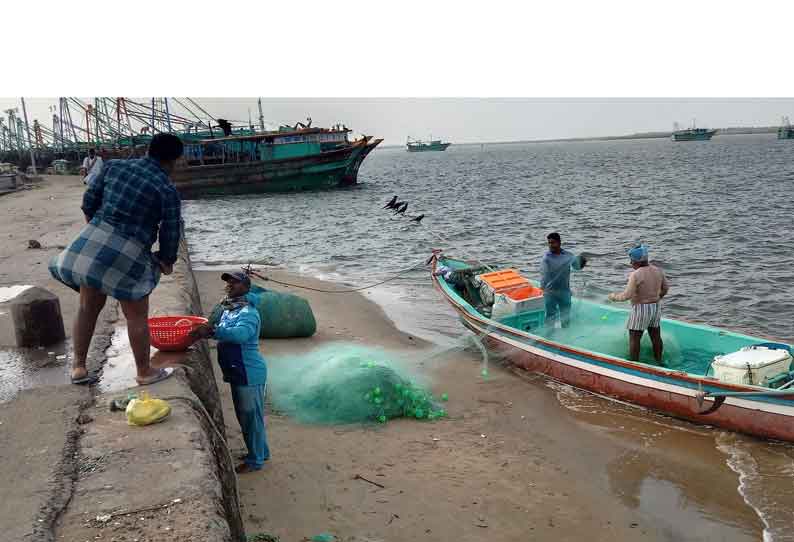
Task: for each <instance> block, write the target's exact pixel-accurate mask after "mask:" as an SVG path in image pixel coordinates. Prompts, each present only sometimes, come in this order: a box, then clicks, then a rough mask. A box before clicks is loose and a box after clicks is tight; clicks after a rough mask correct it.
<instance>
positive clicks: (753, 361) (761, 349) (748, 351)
mask: <svg viewBox="0 0 794 542" xmlns="http://www.w3.org/2000/svg"><path fill="white" fill-rule="evenodd" d="M711 366H712V368H713V369H714V376H715V377H716V378H717V379H718V380H719V381H720V382H726V383H729V384H752V385H756V386H764V385H766V382H767V381H768V380H769V379H771V378H773V377H775V376H778V375H779V374H781V373H785V372H788V371H789V370H790V368H791V355H790V354H789V353H788V352H787V351H785V350H782V349H777V348H767V347H765V346H746V347H744V348H742V349H741V350H739V351H738V352H732V353H730V354H725V355H724V356H716V357H715V358H714V361H713V362H712V363H711Z"/></svg>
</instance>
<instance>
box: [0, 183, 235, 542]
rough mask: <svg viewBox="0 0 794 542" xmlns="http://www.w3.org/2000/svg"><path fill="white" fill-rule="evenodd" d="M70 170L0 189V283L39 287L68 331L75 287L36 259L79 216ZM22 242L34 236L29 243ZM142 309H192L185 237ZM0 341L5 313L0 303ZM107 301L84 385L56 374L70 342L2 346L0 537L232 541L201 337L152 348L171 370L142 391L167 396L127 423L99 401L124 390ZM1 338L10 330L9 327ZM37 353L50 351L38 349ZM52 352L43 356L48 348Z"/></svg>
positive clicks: (221, 438) (213, 390)
mask: <svg viewBox="0 0 794 542" xmlns="http://www.w3.org/2000/svg"><path fill="white" fill-rule="evenodd" d="M83 190H84V186H83V185H82V182H81V181H80V179H79V178H77V177H69V176H65V177H52V176H45V177H44V178H43V179H42V180H41V181H40V182H39V183H37V184H36V186H34V187H33V188H32V189H30V190H21V191H17V192H14V193H11V194H6V195H4V196H3V197H2V198H0V215H2V216H5V217H6V219H5V220H4V221H2V223H0V233H2V234H3V235H2V236H0V237H2V241H0V259H1V260H3V262H4V266H3V268H2V269H1V270H0V282H2V283H3V284H4V285H14V284H28V285H35V286H39V287H42V288H46V289H48V290H50V291H52V292H54V293H55V294H56V295H58V297H59V299H60V304H61V309H62V312H63V315H64V320H65V323H66V329H67V332H68V331H70V330H71V323H72V322H73V320H74V317H75V315H76V311H77V306H78V303H77V300H78V296H77V294H76V293H75V292H73V291H71V290H69V289H68V288H66V287H65V286H63V285H61V284H60V283H58V282H56V281H54V280H53V279H52V278H51V277H50V275H49V272H48V271H47V262H48V261H49V259H50V258H51V257H53V256H54V255H56V254H57V253H58V252H59V251H60V250H61V249H62V248H63V246H64V245H66V244H68V243H69V241H70V240H71V239H72V238H73V237H74V236H75V235H76V233H77V232H78V231H79V230H80V228H81V227H82V225H83V224H84V219H83V216H82V213H81V211H80V198H81V197H82V194H83ZM29 239H36V240H39V241H40V242H41V245H42V247H41V248H40V249H39V250H31V249H28V241H27V240H29ZM150 303H151V313H152V314H153V315H156V314H160V315H162V314H201V300H200V298H199V294H198V290H197V287H196V281H195V279H194V276H193V272H192V270H191V265H190V257H189V254H188V251H187V244H186V242H185V241H184V240H183V242H182V245H181V246H180V253H179V261H178V262H177V264H176V265H175V269H174V273H173V274H172V275H170V276H167V277H163V278H162V280H161V282H160V285H159V286H158V287H157V289H156V290H155V291H154V292H153V293H152V296H151V298H150ZM0 324H2V327H3V333H2V334H0V339H2V341H0V344H3V345H13V343H12V342H8V341H9V340H10V339H9V333H7V332H8V331H9V330H8V329H6V328H8V326H9V317H8V315H7V310H6V308H4V307H3V306H0ZM124 325H125V322H124V318H123V316H121V311H120V309H119V307H118V303H117V302H115V301H112V300H109V302H108V303H107V305H106V307H105V309H104V311H103V313H102V315H101V316H100V320H99V322H98V324H97V330H96V334H95V337H94V340H93V341H92V345H91V351H90V352H89V361H88V366H89V369H90V370H92V371H97V370H99V371H100V377H101V378H100V382H99V384H98V385H97V386H95V387H92V388H87V387H84V386H74V385H71V384H69V383H68V372H69V371H68V367H69V364H70V359H71V355H72V348H71V344H70V340H69V338H68V337H67V342H65V343H64V344H61V345H53V346H52V347H50V348H48V349H44V350H43V351H39V350H37V349H19V348H15V347H14V346H2V347H0V349H2V352H0V355H2V356H5V357H4V358H3V359H4V360H5V362H4V366H3V370H4V371H5V372H3V373H2V374H3V377H4V378H3V383H2V384H3V390H4V395H0V397H2V401H0V458H2V461H0V489H2V492H3V499H2V500H0V533H2V534H0V539H2V540H4V541H5V540H8V541H9V542H17V541H31V542H42V541H43V542H48V541H56V540H58V541H60V540H65V541H83V540H115V541H118V542H133V541H138V542H144V541H158V542H160V541H163V542H170V541H185V540H190V541H206V542H239V541H241V540H244V538H245V535H244V531H243V523H242V520H241V517H240V510H239V502H238V494H237V486H236V477H235V474H234V470H233V466H234V465H233V463H232V458H231V457H230V455H229V452H228V449H227V447H226V443H225V431H226V429H225V426H224V421H223V411H222V409H221V403H220V397H219V393H218V387H217V384H216V379H215V374H214V371H213V366H212V363H211V361H210V357H209V351H208V348H207V345H206V343H205V342H203V341H202V342H201V343H199V344H197V345H196V348H195V349H192V350H191V351H189V352H184V353H173V354H166V353H162V352H157V353H155V354H154V355H153V357H152V363H153V364H154V365H156V366H176V367H178V368H177V370H176V374H175V376H174V377H172V378H170V379H167V380H165V381H163V382H160V383H157V384H155V385H153V386H148V387H147V388H146V389H147V390H148V391H149V392H150V393H151V394H152V395H154V396H156V397H160V398H165V399H167V400H168V401H169V403H170V404H171V407H172V412H171V415H170V416H169V417H168V418H167V419H166V420H165V421H163V422H162V423H159V424H156V425H151V426H147V427H131V426H129V425H127V421H126V417H125V416H124V413H123V412H111V411H110V410H109V408H108V405H109V402H110V400H111V399H114V398H119V397H126V396H127V393H128V391H137V390H136V389H135V388H136V384H135V381H134V379H133V377H134V374H135V373H134V361H133V359H132V353H131V352H130V350H129V346H128V344H126V339H125V337H126V330H125V328H124ZM10 337H13V334H10ZM47 350H53V351H54V352H53V353H52V354H53V355H51V356H49V357H48V355H47V354H48V352H47ZM61 353H63V354H65V355H64V356H60V355H59V356H58V357H57V358H56V357H55V355H54V354H61Z"/></svg>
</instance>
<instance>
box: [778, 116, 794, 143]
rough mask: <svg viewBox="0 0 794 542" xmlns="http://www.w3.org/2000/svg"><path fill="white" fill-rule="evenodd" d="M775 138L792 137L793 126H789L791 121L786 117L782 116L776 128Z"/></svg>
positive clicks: (793, 133) (793, 137) (793, 132)
mask: <svg viewBox="0 0 794 542" xmlns="http://www.w3.org/2000/svg"><path fill="white" fill-rule="evenodd" d="M777 138H778V139H794V126H791V122H790V121H789V119H788V117H783V120H782V122H781V126H780V128H778V129H777Z"/></svg>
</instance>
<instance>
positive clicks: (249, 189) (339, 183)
mask: <svg viewBox="0 0 794 542" xmlns="http://www.w3.org/2000/svg"><path fill="white" fill-rule="evenodd" d="M349 133H350V130H349V129H347V128H345V127H337V128H333V129H327V128H312V127H310V126H302V127H298V126H296V127H295V128H293V129H282V130H278V131H273V132H260V133H252V134H244V135H228V136H224V137H216V138H207V139H201V140H198V141H185V156H184V162H183V163H182V164H181V166H180V167H179V168H178V169H177V170H176V171H175V172H174V173H173V174H172V175H171V178H172V180H173V182H174V184H175V185H176V187H177V189H178V190H179V192H180V194H181V195H182V197H184V198H187V199H190V198H196V197H201V196H212V195H228V194H250V193H261V192H286V191H300V190H315V189H322V188H334V187H344V186H351V185H354V184H356V183H357V182H358V170H359V168H360V167H361V163H362V162H363V161H364V159H365V158H366V157H367V155H368V154H369V153H370V152H372V150H373V149H375V147H377V146H378V145H379V144H380V143H381V142H382V141H383V140H382V139H373V138H372V137H370V136H363V137H361V138H360V139H357V140H355V141H350V140H349V136H348V134H349Z"/></svg>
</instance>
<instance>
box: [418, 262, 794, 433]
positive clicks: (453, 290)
mask: <svg viewBox="0 0 794 542" xmlns="http://www.w3.org/2000/svg"><path fill="white" fill-rule="evenodd" d="M431 262H432V273H431V280H432V281H433V284H434V286H435V287H436V289H437V290H439V292H440V293H441V295H442V296H443V297H444V299H445V300H446V301H447V302H448V303H449V304H450V305H451V306H452V307H453V308H454V309H455V311H456V312H457V313H458V315H459V316H460V319H461V322H462V323H463V325H464V326H465V327H466V328H468V329H469V330H471V331H472V332H474V334H475V335H477V336H478V337H479V338H480V339H481V340H482V341H483V343H484V344H485V345H486V346H487V347H489V348H491V349H493V350H495V351H497V352H499V353H501V354H503V355H504V357H505V358H506V359H507V360H508V361H509V362H510V363H512V364H513V365H515V366H517V367H519V368H522V369H525V370H529V371H533V372H537V373H541V374H544V375H547V376H548V377H550V378H552V379H554V380H557V381H559V382H563V383H565V384H569V385H571V386H574V387H577V388H580V389H583V390H587V391H590V392H592V393H595V394H598V395H601V396H605V397H609V398H614V399H618V400H621V401H625V402H628V403H633V404H635V405H639V406H641V407H645V408H648V409H651V410H655V411H658V412H662V413H664V414H668V415H670V416H673V417H676V418H682V419H686V420H689V421H692V422H695V423H699V424H705V425H711V426H717V427H721V428H724V429H729V430H732V431H737V432H741V433H746V434H750V435H754V436H757V437H761V438H768V439H776V440H782V441H788V442H794V370H793V369H794V367H792V346H791V345H789V344H784V343H781V342H776V341H770V340H768V339H764V338H761V337H752V336H749V335H744V334H741V333H736V332H733V331H728V330H725V329H719V328H715V327H710V326H705V325H700V324H694V323H689V322H684V321H680V320H674V319H667V318H664V319H662V337H663V340H664V342H665V353H664V357H663V361H662V364H658V363H656V362H655V361H652V359H653V358H652V355H651V351H650V347H649V345H648V344H646V343H645V341H643V346H642V349H641V354H640V361H630V360H628V359H627V354H628V337H627V331H626V328H625V323H626V319H627V316H628V313H629V311H628V310H627V309H625V308H620V307H618V306H615V305H603V304H599V303H595V302H593V301H589V300H586V299H574V303H573V307H572V311H571V324H570V327H568V328H555V327H553V326H548V325H546V323H545V308H544V303H543V297H542V295H543V292H542V290H540V289H539V288H538V287H537V285H536V284H534V283H532V282H531V281H528V280H527V279H524V278H523V277H520V275H518V274H517V272H515V271H514V270H507V271H500V272H497V273H493V272H492V273H489V271H493V270H491V269H490V268H487V267H485V266H482V265H481V264H473V263H469V262H466V261H464V260H458V259H454V258H449V257H446V256H444V255H443V254H441V253H440V251H434V252H433V256H432V257H431ZM441 266H444V267H443V268H441ZM439 269H441V270H442V271H443V272H442V273H440V274H437V273H436V271H437V270H439ZM508 272H511V276H512V279H513V280H512V281H511V282H509V283H508V282H505V284H511V289H507V290H499V289H497V288H492V287H490V286H489V287H487V288H486V287H484V283H485V282H486V280H485V278H484V277H485V275H486V274H488V275H496V274H510V273H508ZM516 277H520V278H521V280H516ZM488 284H489V285H491V284H492V283H491V282H488ZM646 340H647V338H646ZM649 360H650V361H649Z"/></svg>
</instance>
